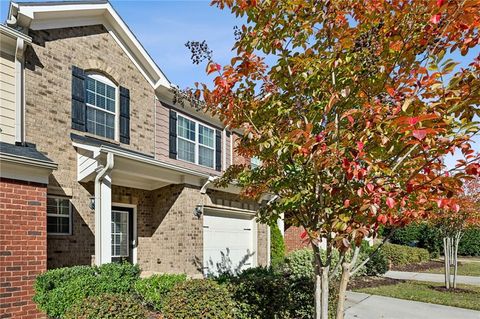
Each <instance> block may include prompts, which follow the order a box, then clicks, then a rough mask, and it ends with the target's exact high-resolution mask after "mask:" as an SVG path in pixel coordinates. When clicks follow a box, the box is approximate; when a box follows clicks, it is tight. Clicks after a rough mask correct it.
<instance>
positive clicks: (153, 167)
mask: <svg viewBox="0 0 480 319" xmlns="http://www.w3.org/2000/svg"><path fill="white" fill-rule="evenodd" d="M71 139H72V142H73V146H74V147H76V149H77V180H78V181H79V182H87V181H92V180H93V179H94V178H95V174H96V172H97V170H98V169H99V168H100V166H103V165H104V164H105V162H106V154H108V153H111V154H113V155H114V157H115V160H114V167H113V169H112V183H113V184H114V185H120V186H126V187H134V188H140V189H147V190H153V189H157V188H160V187H163V186H166V185H168V184H183V183H185V184H190V185H196V186H202V185H203V184H204V183H205V182H206V181H207V180H208V178H209V177H210V175H209V174H206V173H202V172H199V171H195V170H192V169H188V168H184V167H180V166H177V165H174V164H170V163H165V162H162V161H159V160H157V159H155V158H154V156H151V155H148V154H144V153H140V152H135V151H132V150H128V149H126V148H123V147H120V146H118V145H115V144H112V143H108V142H105V141H102V140H98V139H95V138H91V137H85V136H79V135H76V134H73V133H72V134H71ZM222 190H223V191H226V192H232V193H238V189H237V187H235V186H234V185H232V186H230V187H228V188H226V189H222Z"/></svg>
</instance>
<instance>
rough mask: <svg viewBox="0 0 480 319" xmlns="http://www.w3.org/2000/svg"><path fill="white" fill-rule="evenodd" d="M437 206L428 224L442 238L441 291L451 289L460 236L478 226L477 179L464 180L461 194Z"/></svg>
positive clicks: (479, 192) (479, 186)
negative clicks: (442, 265) (442, 279)
mask: <svg viewBox="0 0 480 319" xmlns="http://www.w3.org/2000/svg"><path fill="white" fill-rule="evenodd" d="M451 201H454V203H453V204H452V203H451ZM437 205H438V208H439V209H438V212H437V213H436V214H435V215H434V216H432V218H431V223H432V224H433V225H434V226H435V227H437V228H438V229H439V230H440V233H441V234H442V237H443V253H444V273H445V288H446V289H450V288H453V289H455V288H457V269H458V245H459V243H460V240H461V239H462V235H463V232H464V231H465V230H466V229H467V228H469V227H478V226H480V178H476V179H468V180H466V181H465V183H464V185H463V188H462V192H461V193H460V194H459V195H458V196H457V197H456V198H451V199H445V198H442V199H439V200H438V202H437ZM445 207H446V208H445ZM452 268H453V274H452Z"/></svg>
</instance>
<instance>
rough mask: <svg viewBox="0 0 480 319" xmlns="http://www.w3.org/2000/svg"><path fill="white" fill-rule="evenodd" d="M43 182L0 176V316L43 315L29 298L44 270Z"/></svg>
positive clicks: (25, 318)
mask: <svg viewBox="0 0 480 319" xmlns="http://www.w3.org/2000/svg"><path fill="white" fill-rule="evenodd" d="M46 190H47V188H46V185H43V184H37V183H31V182H23V181H17V180H11V179H3V178H2V179H0V210H1V212H2V213H1V214H0V318H15V319H33V318H45V316H44V315H43V314H41V313H40V312H39V311H38V310H37V307H36V305H35V304H34V303H33V301H32V296H33V283H34V281H35V278H36V276H37V275H38V274H40V273H42V272H44V271H45V270H46V269H47V264H46V257H47V236H46Z"/></svg>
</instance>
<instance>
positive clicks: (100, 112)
mask: <svg viewBox="0 0 480 319" xmlns="http://www.w3.org/2000/svg"><path fill="white" fill-rule="evenodd" d="M86 89H87V92H86V102H87V132H90V133H92V134H95V135H98V136H102V137H106V138H109V139H112V140H113V139H115V123H116V104H117V103H116V100H117V88H116V86H115V84H114V83H113V82H112V81H110V80H109V79H107V78H106V77H104V76H101V75H98V74H89V75H88V76H87V77H86Z"/></svg>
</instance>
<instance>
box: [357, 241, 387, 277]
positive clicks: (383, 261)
mask: <svg viewBox="0 0 480 319" xmlns="http://www.w3.org/2000/svg"><path fill="white" fill-rule="evenodd" d="M377 247H378V245H374V246H371V247H370V246H369V245H368V244H367V245H363V243H362V252H361V258H360V259H361V260H365V259H367V258H368V257H369V256H370V255H372V254H373V252H374V251H375V249H377ZM364 268H365V269H364V274H365V275H367V276H378V275H383V274H384V273H386V272H387V270H388V259H387V256H386V255H385V253H384V252H383V250H382V248H380V249H379V250H378V251H377V252H376V253H375V254H374V255H372V256H371V258H370V260H369V261H368V262H367V263H366V264H365V267H364Z"/></svg>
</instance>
